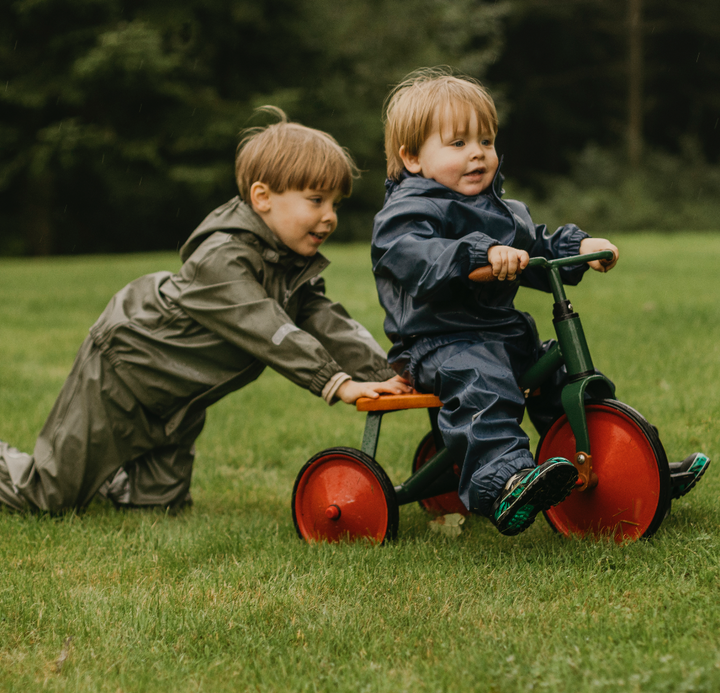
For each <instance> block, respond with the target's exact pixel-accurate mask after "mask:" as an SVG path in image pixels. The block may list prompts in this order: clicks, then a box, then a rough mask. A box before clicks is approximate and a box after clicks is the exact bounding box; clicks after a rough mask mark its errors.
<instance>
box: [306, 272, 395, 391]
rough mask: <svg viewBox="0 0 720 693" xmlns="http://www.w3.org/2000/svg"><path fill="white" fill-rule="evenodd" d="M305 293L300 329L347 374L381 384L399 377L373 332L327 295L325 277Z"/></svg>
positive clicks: (309, 287)
mask: <svg viewBox="0 0 720 693" xmlns="http://www.w3.org/2000/svg"><path fill="white" fill-rule="evenodd" d="M302 291H303V297H302V301H301V306H300V311H299V313H298V317H297V325H298V327H299V328H300V329H302V330H305V331H306V332H307V333H308V334H310V335H312V336H313V337H315V338H316V339H317V340H318V341H319V342H320V343H321V344H322V345H323V346H324V347H325V348H326V349H327V350H328V352H329V353H330V354H332V356H333V358H334V359H335V360H336V361H337V363H338V364H339V365H340V367H341V368H342V370H343V371H344V372H345V373H347V374H349V375H350V376H352V378H353V380H359V381H365V382H373V381H380V382H382V381H383V380H388V379H389V378H392V377H393V376H394V375H396V374H395V371H393V370H392V368H390V366H389V365H388V362H387V356H386V354H385V352H384V351H383V349H382V347H381V346H380V345H379V344H378V343H377V342H376V341H375V339H374V338H373V336H372V335H371V334H370V332H369V331H368V330H367V329H365V327H363V326H362V325H361V324H360V323H359V322H357V320H353V319H352V318H351V317H350V316H349V315H348V314H347V312H346V311H345V309H344V308H343V307H342V306H341V305H340V304H339V303H335V302H333V301H331V300H330V299H329V298H328V297H327V296H325V281H324V280H323V279H322V278H320V277H318V278H317V279H316V280H313V281H311V282H309V283H308V284H306V286H305V287H303V290H302Z"/></svg>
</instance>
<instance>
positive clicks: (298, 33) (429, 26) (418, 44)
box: [0, 0, 507, 254]
mask: <svg viewBox="0 0 720 693" xmlns="http://www.w3.org/2000/svg"><path fill="white" fill-rule="evenodd" d="M506 8H507V5H506V4H505V5H504V4H502V3H482V2H477V0H455V1H453V2H451V1H450V0H402V1H400V2H398V1H397V0H369V1H368V2H361V3H357V2H354V3H353V2H342V1H340V2H338V0H253V1H252V2H250V1H249V0H244V1H241V2H238V1H237V0H176V1H175V2H173V3H170V2H168V1H167V0H126V1H124V2H121V1H120V0H11V1H10V2H6V3H3V4H2V6H0V77H1V78H2V81H3V82H4V83H5V84H4V85H2V86H0V252H5V253H7V252H15V253H18V252H19V253H25V252H30V253H35V254H47V253H58V252H60V253H68V252H98V251H102V252H113V251H126V250H135V249H137V250H145V249H154V248H168V247H175V246H177V244H178V243H180V242H182V241H183V240H184V238H185V237H186V236H187V234H188V233H189V232H190V231H191V230H192V228H193V227H194V226H195V225H196V224H197V223H198V222H199V221H200V219H202V217H203V216H204V215H205V214H206V213H207V212H209V211H210V210H211V209H212V208H213V207H214V206H215V205H217V204H220V203H221V202H223V201H225V200H226V199H227V198H228V197H230V196H232V195H233V194H235V186H234V181H233V173H232V172H233V151H234V147H235V144H236V142H237V139H238V132H239V131H240V130H241V128H242V127H243V126H245V125H247V124H248V121H249V120H250V119H251V115H252V110H253V108H254V107H256V106H259V105H262V104H264V103H273V104H276V105H278V106H280V107H282V108H285V109H286V110H287V112H288V114H289V115H290V117H291V118H292V119H296V120H299V121H301V122H304V123H305V124H307V125H310V126H313V127H319V128H322V129H325V130H327V131H329V132H331V133H332V134H333V135H335V136H336V137H337V138H338V140H339V141H340V142H341V144H343V145H346V146H349V148H350V149H351V151H352V153H353V154H354V155H355V156H356V157H357V158H358V160H359V163H360V165H361V166H362V167H363V168H365V169H367V170H368V173H367V174H366V177H365V180H364V181H361V182H360V183H359V184H358V187H357V195H356V196H354V198H353V200H352V201H351V205H352V206H350V207H349V210H350V211H354V212H355V213H356V214H355V216H356V219H358V221H356V223H355V225H354V226H353V225H352V224H346V225H345V226H344V233H345V236H346V238H347V237H354V236H363V237H367V235H368V233H369V219H370V217H371V215H372V213H374V212H375V211H376V210H377V208H378V207H379V205H380V204H381V203H382V193H383V186H382V180H383V178H384V157H383V153H382V124H381V118H380V112H381V106H382V102H383V99H384V97H385V94H386V92H387V89H388V87H389V85H391V84H393V83H395V82H397V81H398V80H399V79H401V78H402V77H403V75H404V74H405V73H406V72H408V71H409V70H411V69H414V68H416V67H418V66H423V65H433V64H438V63H449V64H453V65H455V66H457V67H459V68H460V69H462V70H464V71H466V72H468V73H470V74H472V75H474V76H477V77H482V76H483V73H484V71H485V69H486V67H487V65H488V64H489V63H490V62H491V61H492V60H493V58H494V57H495V56H497V55H498V53H499V49H500V47H501V44H500V24H499V19H500V18H501V17H502V14H503V12H504V11H505V10H506ZM2 87H4V88H2ZM253 122H255V121H253ZM342 233H343V226H342V225H341V230H340V234H342Z"/></svg>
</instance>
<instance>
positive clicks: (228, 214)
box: [180, 195, 329, 266]
mask: <svg viewBox="0 0 720 693" xmlns="http://www.w3.org/2000/svg"><path fill="white" fill-rule="evenodd" d="M216 231H225V232H227V233H233V232H235V231H248V232H249V233H252V234H253V235H254V236H256V237H257V238H259V239H260V241H262V243H263V245H264V246H266V249H265V251H264V253H263V256H264V257H265V258H266V259H268V260H270V261H271V262H289V263H291V264H296V265H298V266H301V265H305V264H307V263H308V259H309V258H306V257H303V256H302V255H298V254H297V253H295V252H293V251H292V250H290V249H289V248H288V247H287V246H286V245H285V244H284V243H283V242H282V241H281V240H280V239H279V238H278V237H277V236H276V235H275V234H274V233H273V232H272V231H271V230H270V228H269V227H268V226H267V224H266V223H265V222H264V221H263V220H262V219H261V218H260V217H259V216H258V215H257V214H256V213H255V212H254V211H253V209H252V207H250V205H248V204H246V203H245V202H243V201H242V200H241V199H240V196H237V195H236V196H235V197H233V199H232V200H230V201H229V202H226V203H225V204H224V205H221V206H220V207H218V208H217V209H216V210H214V211H212V212H210V214H208V215H207V217H205V219H204V220H203V222H202V223H201V224H200V226H198V227H197V228H196V229H195V230H194V231H193V232H192V233H191V234H190V237H189V238H188V239H187V241H185V243H184V244H183V246H182V247H181V248H180V259H181V260H182V261H183V262H185V261H186V260H187V259H188V258H189V257H190V256H191V255H192V254H193V253H194V252H195V250H197V248H198V246H200V244H201V243H202V242H203V241H204V240H205V239H206V238H207V237H208V236H210V235H211V234H213V233H215V232H216ZM313 257H321V258H323V259H325V258H324V257H323V256H322V255H320V253H317V254H316V255H314V256H313ZM325 262H326V263H327V260H325ZM328 264H329V263H328Z"/></svg>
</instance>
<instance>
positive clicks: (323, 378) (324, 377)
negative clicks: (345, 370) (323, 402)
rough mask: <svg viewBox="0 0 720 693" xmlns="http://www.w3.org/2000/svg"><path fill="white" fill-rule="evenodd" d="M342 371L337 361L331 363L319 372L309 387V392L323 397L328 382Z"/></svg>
mask: <svg viewBox="0 0 720 693" xmlns="http://www.w3.org/2000/svg"><path fill="white" fill-rule="evenodd" d="M341 370H342V369H341V368H340V366H338V364H337V363H335V361H329V362H328V363H326V364H325V365H324V366H323V367H322V368H321V369H320V370H318V371H317V372H316V373H315V375H314V376H313V378H312V380H311V381H310V385H308V390H310V392H312V393H313V394H314V395H317V396H318V397H322V391H323V388H324V387H325V385H327V382H328V380H330V378H332V377H333V376H334V375H335V374H336V373H339V372H340V371H341Z"/></svg>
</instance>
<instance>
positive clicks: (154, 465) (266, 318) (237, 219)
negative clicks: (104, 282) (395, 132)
mask: <svg viewBox="0 0 720 693" xmlns="http://www.w3.org/2000/svg"><path fill="white" fill-rule="evenodd" d="M181 257H182V260H183V265H182V268H181V269H180V271H179V272H178V273H177V274H171V273H170V272H156V273H155V274H149V275H147V276H144V277H140V279H137V280H135V281H134V282H131V283H130V284H128V285H127V286H126V287H125V288H123V289H121V290H120V291H119V292H118V293H117V294H116V295H115V296H114V297H113V298H112V299H111V301H110V303H109V304H108V306H107V308H106V309H105V311H104V312H103V314H102V315H101V316H100V318H99V319H98V321H97V322H96V323H95V324H94V325H93V326H92V328H91V329H90V335H89V337H88V338H87V339H86V340H85V343H84V344H83V345H82V347H81V349H80V351H79V353H78V355H77V357H76V359H75V364H74V365H73V369H72V371H71V373H70V375H69V376H68V378H67V380H66V381H65V384H64V385H63V388H62V390H61V392H60V395H59V396H58V399H57V401H56V402H55V405H54V406H53V409H52V411H51V412H50V415H49V416H48V419H47V421H46V422H45V426H44V427H43V429H42V431H41V432H40V435H39V436H38V439H37V441H36V443H35V450H34V452H33V454H32V455H30V454H27V453H24V452H21V451H19V450H17V449H16V448H13V447H12V446H10V445H9V444H7V443H5V442H2V441H0V503H3V504H5V505H9V506H10V507H12V508H16V509H17V510H23V509H25V508H26V507H28V505H29V506H32V507H36V508H40V509H42V510H49V511H53V512H55V511H60V510H63V509H65V508H69V507H78V506H80V507H81V506H84V505H86V504H87V503H88V502H89V501H90V499H92V497H93V496H94V495H95V494H96V492H98V491H99V490H101V487H103V488H105V485H107V488H106V489H105V490H104V491H102V490H101V493H103V495H106V496H107V497H108V498H110V499H111V500H113V502H115V503H116V504H119V505H121V506H122V505H128V506H133V505H136V506H147V505H162V506H164V507H165V506H172V505H175V504H177V503H181V502H186V501H187V498H189V496H188V492H189V488H190V481H191V475H192V467H193V460H194V457H195V452H194V441H195V438H196V437H197V436H198V435H199V433H200V431H201V430H202V427H203V423H204V420H205V409H206V408H207V407H208V406H209V405H211V404H212V403H213V402H216V401H217V400H219V399H220V398H221V397H223V396H225V395H227V394H228V393H230V392H232V391H234V390H237V389H239V388H241V387H243V386H244V385H247V384H248V383H250V382H252V381H253V380H255V378H257V377H258V376H259V375H260V373H262V371H263V369H264V368H265V366H270V367H271V368H274V369H275V370H276V371H278V372H279V373H281V374H282V375H284V376H285V377H287V378H289V379H290V380H292V381H293V382H294V383H297V384H298V385H300V386H301V387H304V388H307V389H308V390H310V391H311V392H313V393H314V394H316V395H321V394H323V388H324V387H325V386H326V385H330V387H329V388H328V391H327V392H326V393H325V394H326V396H327V397H330V396H331V395H330V393H331V392H332V389H333V387H334V385H335V384H337V382H338V381H340V380H341V379H340V378H337V379H335V378H334V376H335V375H337V374H338V373H345V374H347V375H349V376H351V377H352V378H353V379H355V380H365V381H373V380H374V381H382V380H386V379H388V378H391V377H393V375H394V372H393V371H392V370H391V369H390V368H389V366H388V364H387V360H386V357H385V353H384V352H383V350H382V349H381V348H380V346H379V345H378V344H377V342H376V341H375V340H374V339H373V338H372V336H371V335H370V333H369V332H368V331H367V330H366V329H365V328H364V327H362V325H360V324H359V323H357V322H355V321H354V320H352V319H351V318H350V316H349V315H348V314H347V313H346V312H345V310H344V309H343V308H342V306H340V305H339V304H337V303H333V302H332V301H331V300H330V299H328V298H327V297H326V296H325V293H324V283H323V281H322V279H321V278H320V276H319V275H320V272H321V271H322V270H323V269H325V267H327V265H328V261H327V260H326V259H325V258H324V257H323V256H322V255H320V254H316V255H315V256H313V257H302V256H300V255H297V254H296V253H294V252H292V251H290V250H288V249H287V248H286V247H285V246H284V245H283V244H282V243H280V242H279V240H278V239H277V238H276V237H275V236H274V234H273V233H272V232H271V231H270V229H269V228H268V227H267V226H266V225H265V224H264V222H263V221H262V220H261V219H260V217H258V216H257V215H256V214H255V213H254V212H253V211H252V210H251V209H250V208H249V207H248V206H247V205H245V204H244V203H243V202H241V201H240V200H239V199H238V198H235V199H233V200H231V201H230V202H228V203H227V204H226V205H223V206H222V207H220V208H219V209H216V210H215V211H214V212H212V213H211V214H210V215H209V216H208V217H207V218H206V219H205V221H203V223H202V224H201V225H200V226H199V227H198V228H197V229H196V230H195V231H194V232H193V234H192V235H191V236H190V238H189V239H188V241H187V243H185V245H184V246H183V247H182V249H181ZM331 380H334V383H330V381H331Z"/></svg>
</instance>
